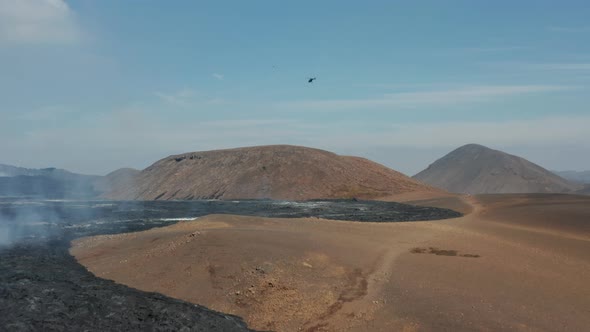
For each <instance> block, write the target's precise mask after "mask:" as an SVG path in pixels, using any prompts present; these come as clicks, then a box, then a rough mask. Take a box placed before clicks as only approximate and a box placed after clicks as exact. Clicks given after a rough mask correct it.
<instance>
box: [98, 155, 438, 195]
mask: <svg viewBox="0 0 590 332" xmlns="http://www.w3.org/2000/svg"><path fill="white" fill-rule="evenodd" d="M414 191H429V192H437V191H439V190H437V189H434V188H431V187H428V186H426V185H424V184H422V183H419V182H417V181H415V180H412V179H411V178H409V177H407V176H405V175H403V174H401V173H399V172H396V171H394V170H391V169H389V168H387V167H385V166H383V165H380V164H377V163H374V162H372V161H369V160H366V159H363V158H357V157H346V156H339V155H336V154H334V153H331V152H328V151H323V150H318V149H312V148H306V147H299V146H290V145H275V146H258V147H248V148H238V149H228V150H215V151H205V152H192V153H185V154H180V155H175V156H169V157H166V158H164V159H161V160H159V161H157V162H156V163H154V164H153V165H151V166H149V167H148V168H146V169H145V170H143V171H142V172H141V173H140V174H139V175H138V176H137V177H136V180H135V185H134V186H128V187H126V188H123V189H122V190H121V189H118V190H114V191H112V192H110V193H108V194H107V195H106V197H107V198H112V199H145V200H153V199H163V200H169V199H211V198H213V199H237V198H272V199H301V200H303V199H313V198H351V197H359V198H375V197H380V196H385V195H391V194H397V193H406V192H414Z"/></svg>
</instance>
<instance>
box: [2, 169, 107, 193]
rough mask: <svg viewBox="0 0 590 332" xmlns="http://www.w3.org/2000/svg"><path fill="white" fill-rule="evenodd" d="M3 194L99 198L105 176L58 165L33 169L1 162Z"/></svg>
mask: <svg viewBox="0 0 590 332" xmlns="http://www.w3.org/2000/svg"><path fill="white" fill-rule="evenodd" d="M0 175H1V176H0V196H34V197H42V198H53V199H59V198H95V197H97V196H98V195H99V194H100V191H99V190H97V188H95V182H96V181H98V180H99V179H100V178H101V177H100V176H94V175H82V174H76V173H72V172H69V171H66V170H63V169H57V168H42V169H30V168H22V167H15V166H10V165H1V164H0Z"/></svg>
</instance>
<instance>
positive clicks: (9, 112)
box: [0, 0, 590, 175]
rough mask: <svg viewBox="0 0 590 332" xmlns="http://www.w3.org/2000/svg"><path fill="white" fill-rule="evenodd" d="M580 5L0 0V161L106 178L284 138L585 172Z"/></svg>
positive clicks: (377, 155)
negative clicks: (477, 149) (466, 150)
mask: <svg viewBox="0 0 590 332" xmlns="http://www.w3.org/2000/svg"><path fill="white" fill-rule="evenodd" d="M588 17H590V4H588V3H587V2H586V1H567V2H559V3H557V2H554V1H531V0H528V1H519V2H517V3H515V2H513V1H495V2H493V3H491V2H488V3H482V2H477V3H476V2H473V1H456V2H453V5H452V6H451V5H449V4H448V3H447V4H443V3H442V2H439V1H422V2H420V3H403V4H402V3H398V4H392V3H390V2H388V1H371V2H364V3H358V2H352V1H323V2H321V3H320V2H317V1H298V2H296V3H278V2H274V1H257V2H243V1H235V2H228V1H223V2H212V1H209V2H198V3H197V2H194V1H177V2H174V4H170V3H168V2H156V1H150V2H147V1H146V2H141V3H139V2H133V3H132V2H121V1H114V0H104V1H86V0H78V1H63V0H0V73H2V75H0V112H1V113H0V114H1V119H2V121H0V140H1V141H2V144H0V163H5V164H10V165H16V166H22V167H59V168H65V169H68V170H71V171H76V172H82V173H88V174H106V173H108V172H110V171H112V170H114V169H117V168H120V167H125V166H130V167H135V168H144V167H146V166H148V165H149V164H151V163H152V162H154V161H156V160H158V159H160V158H162V157H165V156H167V155H171V154H176V153H182V152H187V151H198V150H211V149H219V148H230V147H239V146H250V145H267V144H296V145H304V146H310V147H316V148H322V149H327V150H330V151H334V152H337V153H340V154H353V155H359V156H364V157H367V158H370V159H372V160H375V161H377V162H381V163H383V164H385V165H387V166H389V167H391V168H394V169H396V170H399V171H401V172H404V173H406V174H408V175H412V174H415V173H417V172H418V171H420V170H422V169H424V168H425V167H426V166H427V165H428V164H430V163H432V162H433V161H434V160H435V159H437V158H439V157H441V156H442V155H444V154H445V153H447V152H449V151H451V150H453V149H455V148H456V147H458V146H460V145H463V144H467V143H479V144H483V145H486V146H488V147H491V148H494V149H500V150H503V151H505V152H508V153H512V154H517V155H519V156H522V157H524V158H526V159H529V160H531V161H533V162H535V163H538V164H540V165H541V166H543V167H545V168H548V169H553V170H587V169H590V130H589V129H588V128H589V127H590V126H589V125H590V111H589V108H588V105H589V102H590V94H589V93H588V87H589V86H590V43H588V40H589V38H590V24H589V23H588V20H587V18H588ZM309 77H317V80H316V81H314V82H313V83H311V84H308V83H307V79H308V78H309Z"/></svg>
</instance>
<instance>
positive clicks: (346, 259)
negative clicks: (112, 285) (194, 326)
mask: <svg viewBox="0 0 590 332" xmlns="http://www.w3.org/2000/svg"><path fill="white" fill-rule="evenodd" d="M422 198H423V199H422V200H419V201H418V200H417V199H418V198H417V197H413V199H414V200H415V201H414V203H416V204H422V205H431V206H441V207H450V208H455V209H457V210H462V212H466V213H468V214H467V215H466V216H465V217H462V218H457V219H448V220H444V221H433V222H412V223H358V222H345V221H330V220H323V219H317V218H302V219H289V220H285V219H279V218H261V217H245V216H233V215H209V216H206V217H202V218H200V219H198V220H196V221H189V222H181V223H178V224H175V225H172V226H168V227H165V228H161V229H152V230H148V231H144V232H138V233H128V234H119V235H104V236H97V237H88V238H82V239H78V240H75V241H74V242H73V247H72V249H71V253H72V254H73V255H74V256H75V257H76V258H77V259H78V261H79V262H81V263H82V264H83V265H85V266H86V267H87V268H88V269H89V270H90V271H91V272H92V273H94V274H95V275H97V276H99V277H103V278H106V279H112V280H114V281H116V282H119V283H122V284H125V285H129V286H131V287H134V288H138V289H140V290H146V291H155V292H160V293H163V294H165V295H168V296H171V297H175V298H179V299H182V300H186V301H189V302H193V303H198V304H202V305H205V306H207V307H209V308H212V309H214V310H219V311H222V312H226V313H230V314H235V315H238V316H240V317H243V318H244V320H245V321H246V322H247V323H248V326H249V327H251V328H255V329H261V330H277V331H298V330H304V331H343V330H345V331H368V330H372V331H394V330H402V331H441V330H447V331H472V330H480V331H497V330H511V331H514V330H517V331H539V330H541V331H543V330H547V331H583V330H587V328H588V326H590V285H588V280H590V230H589V228H588V224H589V223H590V198H588V197H584V196H573V195H485V196H459V197H442V198H441V197H438V198H432V199H428V197H422Z"/></svg>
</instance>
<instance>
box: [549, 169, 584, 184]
mask: <svg viewBox="0 0 590 332" xmlns="http://www.w3.org/2000/svg"><path fill="white" fill-rule="evenodd" d="M554 173H555V174H557V175H559V176H561V177H562V178H564V179H567V180H570V181H572V182H577V183H586V184H590V171H581V172H578V171H561V172H558V171H555V172H554Z"/></svg>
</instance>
